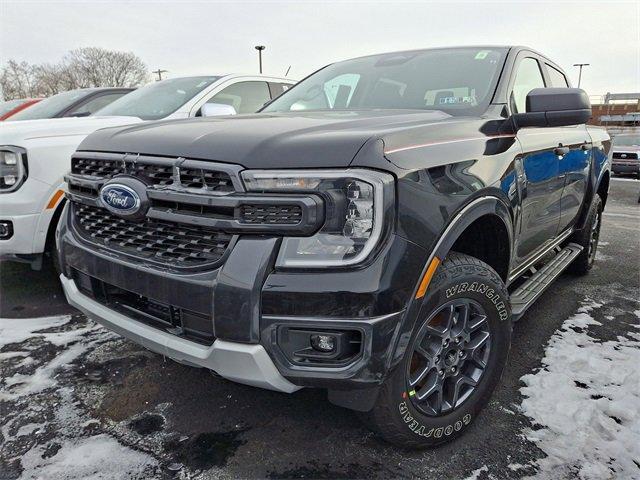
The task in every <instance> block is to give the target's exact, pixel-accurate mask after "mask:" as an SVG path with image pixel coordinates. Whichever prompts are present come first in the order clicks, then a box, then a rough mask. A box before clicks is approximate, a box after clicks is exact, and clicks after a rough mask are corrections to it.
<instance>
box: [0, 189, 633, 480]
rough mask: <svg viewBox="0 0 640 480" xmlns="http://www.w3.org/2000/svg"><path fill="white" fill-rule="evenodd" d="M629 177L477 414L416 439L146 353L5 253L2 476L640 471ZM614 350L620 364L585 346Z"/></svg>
mask: <svg viewBox="0 0 640 480" xmlns="http://www.w3.org/2000/svg"><path fill="white" fill-rule="evenodd" d="M639 191H640V182H639V181H636V180H630V179H614V180H613V181H612V182H611V190H610V196H609V202H608V205H607V209H606V211H605V215H604V219H603V228H602V234H601V238H600V242H601V243H600V248H599V251H598V257H597V258H598V261H597V262H596V265H595V267H594V268H593V270H592V272H591V273H590V274H589V275H588V276H587V277H584V278H578V279H576V278H573V277H569V276H566V275H565V276H562V277H561V278H560V279H559V280H558V281H557V282H556V284H555V285H554V287H552V288H551V289H550V290H549V291H548V292H547V293H545V294H544V296H543V297H542V298H541V299H540V300H539V301H538V302H537V303H536V304H535V305H534V306H533V307H532V308H531V309H530V310H529V311H528V312H527V314H526V315H525V317H524V318H523V319H522V320H521V321H520V322H518V323H517V324H516V325H515V328H514V337H513V347H512V352H511V358H510V362H509V364H508V367H507V369H506V371H505V374H504V376H503V380H502V383H501V385H500V387H499V388H498V390H497V392H496V393H495V395H494V397H493V399H492V401H491V404H490V405H489V407H488V408H487V409H486V411H485V412H484V413H483V414H482V418H481V419H480V420H479V421H477V422H475V424H474V425H473V427H472V428H471V429H470V430H469V431H468V433H467V434H466V435H465V436H464V437H462V438H461V439H459V440H458V441H456V442H454V443H451V444H448V445H445V446H443V447H440V448H438V449H434V450H429V451H426V452H415V451H402V450H398V449H396V448H394V447H391V446H389V445H387V444H385V443H383V442H381V441H379V440H378V439H377V438H375V437H374V436H373V435H372V434H371V433H369V431H368V430H366V429H365V428H364V427H363V426H361V424H360V423H359V421H358V419H357V417H356V416H355V415H354V414H353V413H352V412H350V411H348V410H344V409H341V408H338V407H335V406H333V405H331V404H329V403H328V402H327V401H326V398H325V397H326V394H325V393H324V392H322V391H315V390H301V391H299V392H297V393H295V394H292V395H286V394H280V393H274V392H269V391H265V390H260V389H255V388H251V387H247V386H243V385H238V384H234V383H231V382H229V381H226V380H223V379H220V378H216V377H214V376H212V375H211V374H210V373H209V372H207V371H204V370H198V369H193V368H188V367H186V366H182V365H179V364H176V363H174V362H172V361H170V360H168V359H164V358H162V357H161V356H159V355H156V354H153V353H150V352H148V351H146V350H144V349H143V348H141V347H139V346H137V345H135V344H133V343H131V342H129V341H126V340H123V339H121V338H119V337H117V336H116V335H114V334H111V333H109V332H107V331H105V330H104V329H102V328H101V327H98V326H96V325H95V324H93V323H92V322H88V321H87V320H86V319H85V318H84V317H83V316H82V315H80V314H79V313H77V312H75V311H74V310H73V309H72V308H71V307H69V306H68V305H66V302H65V300H64V297H63V295H62V292H61V290H60V288H59V286H58V282H57V279H56V277H55V274H54V272H53V269H52V268H50V267H47V268H46V269H45V270H44V271H42V272H34V271H31V270H30V269H29V267H28V266H26V265H19V264H7V263H4V264H2V268H1V272H0V279H1V298H0V311H1V317H3V319H2V320H1V323H0V478H1V479H8V478H18V477H20V476H21V475H22V476H23V478H47V479H55V478H63V477H64V478H86V477H91V478H123V477H126V478H129V477H133V478H239V477H240V478H300V477H304V478H416V477H420V478H468V477H472V478H477V479H483V478H501V479H502V478H522V477H526V476H529V475H532V474H538V475H539V476H540V477H543V478H574V477H575V478H578V477H582V478H608V477H609V478H632V477H634V476H636V478H637V476H638V475H640V459H639V458H638V457H637V454H638V447H637V446H634V443H636V444H637V443H640V438H638V432H639V431H640V429H639V425H638V422H639V420H638V413H639V412H638V411H637V410H638V408H640V407H639V406H638V405H639V404H640V402H639V401H638V400H639V399H638V395H640V393H639V392H638V390H639V389H638V384H637V383H636V382H637V381H638V378H639V377H638V373H637V364H636V366H635V367H634V366H633V364H632V363H630V362H633V361H635V360H634V358H637V352H638V351H640V350H639V347H640V335H639V333H640V329H639V328H638V327H639V326H640V302H639V301H638V298H639V297H638V292H639V289H640V210H639V206H638V203H637V201H638V193H639ZM43 317H47V318H43ZM34 332H37V333H34ZM576 345H577V347H579V348H574V350H575V351H576V352H578V354H579V352H580V351H584V352H587V353H588V354H589V355H588V356H587V357H586V358H585V359H584V361H582V360H581V359H580V358H579V355H578V354H576V355H572V354H571V353H570V352H571V348H572V347H575V346H576ZM620 351H624V352H626V353H628V355H627V357H628V361H626V363H625V362H624V361H621V362H617V363H616V365H617V367H616V368H617V369H618V370H615V369H612V370H610V371H608V370H607V363H606V362H607V360H611V359H610V358H609V357H608V356H607V355H609V353H606V354H604V355H603V358H602V359H601V360H602V362H600V363H597V362H596V359H594V356H596V357H597V356H598V352H610V353H611V354H612V355H615V354H616V352H620ZM563 352H565V353H566V356H565V357H562V354H563ZM593 352H595V353H593ZM633 355H636V357H634V356H633ZM609 356H610V355H609ZM625 358H626V357H625ZM627 368H629V370H626V369H627ZM598 369H601V370H598ZM602 369H604V370H602ZM599 372H604V373H605V374H606V376H607V377H608V379H603V377H604V375H598V373H599ZM585 375H586V377H585ZM523 377H524V378H523ZM634 385H635V387H634ZM545 389H548V391H545ZM559 394H562V395H563V396H564V397H563V398H564V399H565V400H567V401H566V403H565V405H564V407H563V408H564V410H562V411H558V412H555V414H556V417H554V415H553V414H554V412H553V408H554V405H553V402H552V400H553V398H554V395H559ZM573 400H575V401H573ZM545 401H548V402H549V405H546V404H545V403H544V402H545ZM563 418H564V420H563ZM612 452H613V453H612ZM634 468H635V474H634Z"/></svg>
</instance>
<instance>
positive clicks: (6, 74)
mask: <svg viewBox="0 0 640 480" xmlns="http://www.w3.org/2000/svg"><path fill="white" fill-rule="evenodd" d="M37 83H38V81H37V78H36V74H35V71H34V67H33V66H32V65H29V64H28V63H27V62H17V61H15V60H9V61H8V62H7V64H6V65H5V66H4V67H3V68H2V70H1V71H0V86H2V92H3V95H4V96H5V99H12V98H24V97H33V96H35V95H36V92H37V87H36V84H37Z"/></svg>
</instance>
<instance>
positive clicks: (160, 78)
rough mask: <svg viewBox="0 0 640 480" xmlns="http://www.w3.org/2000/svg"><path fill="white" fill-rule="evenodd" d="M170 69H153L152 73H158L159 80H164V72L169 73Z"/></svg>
mask: <svg viewBox="0 0 640 480" xmlns="http://www.w3.org/2000/svg"><path fill="white" fill-rule="evenodd" d="M168 71H169V70H160V69H158V70H153V71H152V72H151V73H155V74H156V75H158V80H157V81H158V82H159V81H161V80H162V74H163V73H167V72H168Z"/></svg>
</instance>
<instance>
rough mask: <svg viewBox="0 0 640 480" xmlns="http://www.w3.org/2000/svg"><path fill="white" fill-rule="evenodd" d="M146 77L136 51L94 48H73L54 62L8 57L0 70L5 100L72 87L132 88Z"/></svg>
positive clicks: (145, 79)
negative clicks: (37, 61) (28, 60)
mask: <svg viewBox="0 0 640 480" xmlns="http://www.w3.org/2000/svg"><path fill="white" fill-rule="evenodd" d="M148 79H149V74H148V73H147V67H146V65H145V64H144V62H143V61H142V60H141V59H140V58H139V57H138V56H136V55H135V54H133V53H131V52H115V51H111V50H105V49H103V48H97V47H87V48H80V49H77V50H72V51H70V52H69V53H68V54H67V55H65V56H64V58H63V59H62V60H61V61H60V62H58V63H55V64H48V63H43V64H39V65H31V64H29V63H27V62H17V61H15V60H9V61H7V63H6V64H5V65H4V66H3V67H2V68H1V69H0V87H1V88H2V92H3V95H4V97H5V99H13V98H24V97H38V96H49V95H54V94H56V93H59V92H64V91H66V90H71V89H74V88H87V87H135V86H139V85H142V84H144V83H146V82H147V81H148Z"/></svg>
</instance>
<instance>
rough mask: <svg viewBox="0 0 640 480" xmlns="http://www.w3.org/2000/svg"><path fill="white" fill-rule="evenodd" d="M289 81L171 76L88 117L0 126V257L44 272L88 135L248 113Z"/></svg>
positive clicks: (234, 76)
mask: <svg viewBox="0 0 640 480" xmlns="http://www.w3.org/2000/svg"><path fill="white" fill-rule="evenodd" d="M294 83H295V81H294V80H291V79H287V78H273V77H266V76H257V75H222V76H199V77H183V78H172V79H169V80H164V81H161V82H156V83H152V84H149V85H146V86H145V87H142V88H139V89H138V90H135V91H134V92H132V93H130V94H128V95H125V96H124V97H122V98H120V99H118V100H116V101H115V102H113V103H112V104H110V105H108V106H107V107H105V108H103V109H102V110H100V111H98V112H97V113H96V114H95V115H94V116H90V117H84V118H60V119H48V120H27V121H22V122H6V123H3V124H0V259H3V260H15V261H22V262H29V263H31V266H32V267H33V268H34V269H39V268H40V267H41V266H42V258H43V253H44V252H45V251H47V250H48V249H49V248H50V247H53V236H54V235H53V234H54V231H55V227H56V224H57V219H58V217H59V216H60V213H61V212H62V207H63V205H64V188H65V187H64V178H63V177H64V175H65V174H66V173H67V171H68V170H69V168H70V158H71V154H72V153H73V152H74V151H75V150H76V148H77V147H78V145H79V144H80V142H81V141H82V140H83V139H84V138H85V137H86V136H87V135H89V134H90V133H92V132H94V131H96V130H98V129H100V128H105V127H113V126H119V125H127V124H133V123H138V122H143V121H149V120H160V119H179V118H190V117H197V116H210V115H227V114H234V113H253V112H255V111H256V110H258V109H260V108H261V107H262V106H263V105H264V104H265V103H266V102H269V101H271V100H272V99H273V98H275V97H277V96H278V95H280V94H281V93H282V92H284V91H285V90H286V89H287V88H289V87H290V86H291V85H293V84H294ZM53 250H55V249H53Z"/></svg>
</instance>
